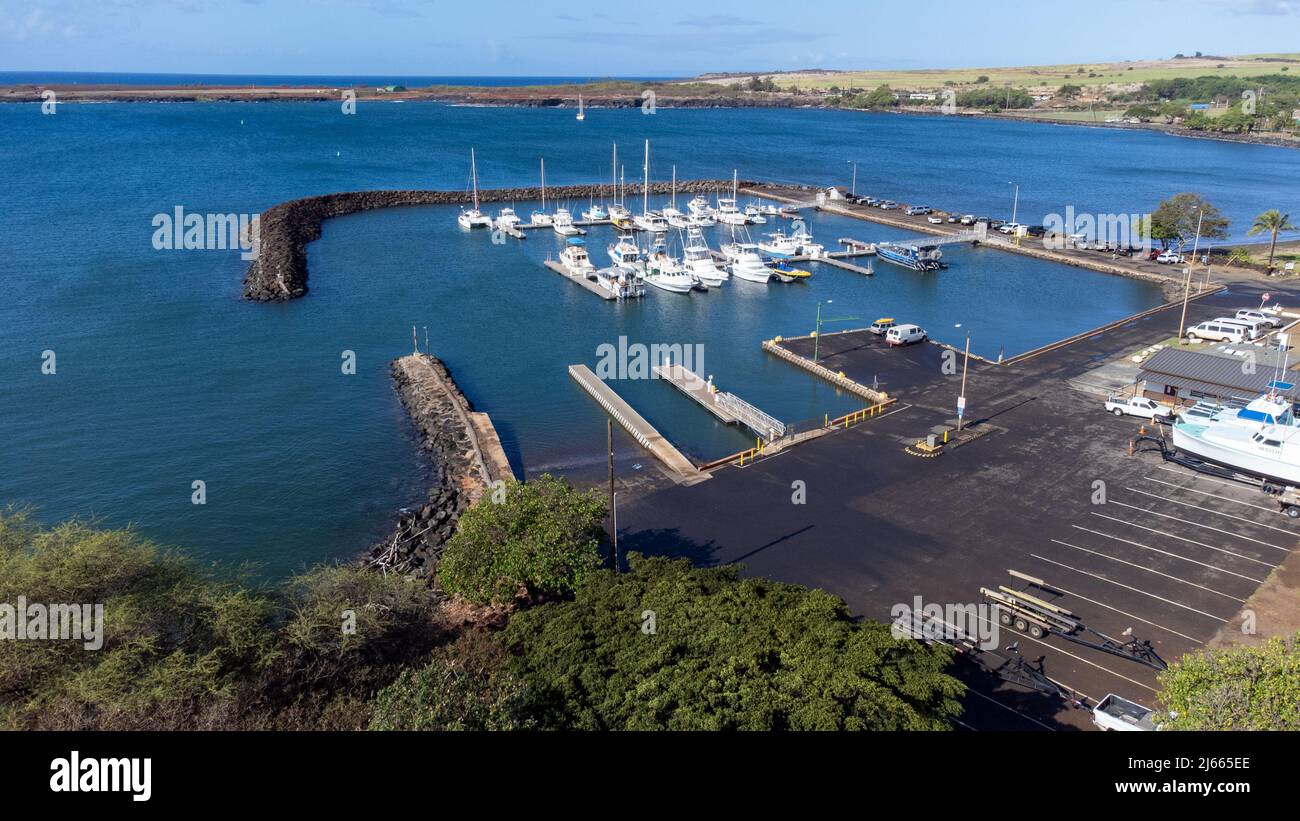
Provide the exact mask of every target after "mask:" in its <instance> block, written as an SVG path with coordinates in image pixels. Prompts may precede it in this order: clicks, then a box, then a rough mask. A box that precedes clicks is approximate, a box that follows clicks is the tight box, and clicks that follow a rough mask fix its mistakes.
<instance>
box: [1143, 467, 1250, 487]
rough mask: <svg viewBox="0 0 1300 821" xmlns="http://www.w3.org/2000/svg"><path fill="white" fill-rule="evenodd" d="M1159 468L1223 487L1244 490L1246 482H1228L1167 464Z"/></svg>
mask: <svg viewBox="0 0 1300 821" xmlns="http://www.w3.org/2000/svg"><path fill="white" fill-rule="evenodd" d="M1160 470H1164V471H1168V472H1169V473H1172V474H1175V475H1177V476H1184V477H1186V478H1188V479H1195V480H1196V481H1198V482H1213V483H1214V484H1216V485H1223V486H1224V487H1231V488H1236V489H1237V490H1244V489H1245V488H1246V487H1247V486H1246V484H1245V483H1243V482H1229V481H1226V480H1224V479H1215V478H1214V477H1212V476H1206V475H1205V474H1203V473H1196V472H1195V471H1191V470H1180V469H1178V468H1171V467H1169V466H1168V465H1161V466H1160Z"/></svg>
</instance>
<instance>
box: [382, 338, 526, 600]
mask: <svg viewBox="0 0 1300 821" xmlns="http://www.w3.org/2000/svg"><path fill="white" fill-rule="evenodd" d="M392 373H393V382H394V385H395V387H396V389H397V395H398V398H399V399H400V400H401V402H402V405H403V407H405V408H406V411H407V413H408V414H409V415H410V418H411V423H412V424H413V425H414V426H415V432H416V437H417V438H418V440H419V446H420V451H421V452H422V453H424V454H425V455H427V456H428V457H429V459H430V461H431V463H432V468H433V481H432V482H431V484H430V487H429V491H428V497H427V499H426V501H425V504H423V505H422V506H420V507H418V508H415V509H411V510H406V511H403V513H402V515H401V516H400V517H399V518H398V522H397V526H396V528H395V529H394V533H393V535H392V536H390V537H389V538H388V539H385V540H384V541H383V542H380V543H379V544H376V545H374V546H373V547H372V548H371V549H370V553H369V563H370V564H371V565H372V566H374V567H377V568H380V569H383V570H385V571H387V570H394V571H398V572H410V573H414V574H416V575H422V576H427V575H430V574H431V573H432V572H433V570H434V568H435V567H436V565H437V559H438V556H439V555H440V554H441V553H442V548H443V545H444V544H446V542H447V540H448V539H450V538H451V535H452V534H453V533H455V532H456V525H457V522H459V520H460V515H461V514H462V513H463V512H464V511H465V509H466V508H468V507H469V506H470V505H471V504H473V503H474V502H476V501H477V500H478V499H479V498H481V497H482V496H483V495H484V494H485V493H488V492H489V491H490V489H491V487H492V484H493V483H494V482H496V481H498V480H504V481H509V480H511V479H513V478H514V477H513V474H512V473H511V470H510V463H509V461H508V460H507V459H506V455H505V453H504V451H502V449H501V443H500V441H499V440H498V438H497V435H496V431H495V429H494V428H493V427H492V421H491V420H490V419H489V418H488V416H487V414H485V413H476V412H474V410H473V407H472V406H471V405H470V403H469V400H467V399H466V398H465V395H464V394H462V393H461V392H460V389H459V388H458V387H456V383H455V381H453V380H452V378H451V374H450V373H449V372H448V370H447V367H446V366H445V365H444V364H443V363H442V362H441V361H439V360H438V359H437V358H436V357H433V356H430V355H428V354H411V355H409V356H404V357H402V358H400V359H397V360H395V361H394V362H393V364H392Z"/></svg>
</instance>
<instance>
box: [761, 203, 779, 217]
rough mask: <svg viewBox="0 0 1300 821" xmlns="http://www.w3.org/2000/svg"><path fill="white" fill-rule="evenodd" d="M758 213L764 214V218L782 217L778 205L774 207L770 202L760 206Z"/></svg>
mask: <svg viewBox="0 0 1300 821" xmlns="http://www.w3.org/2000/svg"><path fill="white" fill-rule="evenodd" d="M758 212H759V213H760V214H762V215H763V216H765V217H779V216H781V209H780V208H779V207H777V206H776V205H773V204H772V203H770V202H768V203H763V204H761V205H759V206H758Z"/></svg>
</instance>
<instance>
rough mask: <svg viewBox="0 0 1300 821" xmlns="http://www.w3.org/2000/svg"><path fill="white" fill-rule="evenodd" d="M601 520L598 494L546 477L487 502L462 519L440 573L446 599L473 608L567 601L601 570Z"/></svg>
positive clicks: (602, 505) (513, 485) (603, 507)
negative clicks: (453, 596)
mask: <svg viewBox="0 0 1300 821" xmlns="http://www.w3.org/2000/svg"><path fill="white" fill-rule="evenodd" d="M605 513H606V505H605V502H604V500H603V499H602V498H601V497H600V495H599V493H597V492H596V491H594V490H593V491H589V492H587V493H580V492H578V491H577V490H574V489H573V488H572V487H570V486H569V484H568V483H567V482H565V481H564V480H562V479H556V478H554V477H552V476H550V475H549V474H547V475H543V476H541V477H539V478H537V479H533V480H532V481H530V482H527V483H523V484H520V483H511V484H509V485H507V486H506V489H505V497H504V499H502V500H501V501H499V502H498V501H495V500H494V494H488V495H485V496H484V497H483V498H482V499H480V500H479V501H478V502H477V503H476V504H475V505H474V506H473V507H471V508H470V509H469V510H467V511H465V513H464V514H463V515H462V516H461V517H460V524H459V527H458V528H457V531H456V534H455V535H454V536H452V538H451V539H450V540H449V541H448V542H447V548H446V550H445V551H443V554H442V558H441V560H440V561H439V565H438V580H439V581H440V582H441V583H442V587H443V589H444V590H446V591H447V592H448V593H453V594H459V595H461V596H463V597H464V598H466V599H468V600H470V601H472V602H475V603H477V604H488V603H490V602H494V601H495V602H501V603H508V602H513V601H515V600H516V599H519V598H523V599H544V598H548V597H554V596H567V595H569V594H571V593H572V592H573V591H574V590H575V589H576V588H577V587H578V586H579V585H581V584H582V582H583V581H584V580H586V578H587V577H588V576H590V575H591V574H592V573H593V572H594V571H595V570H596V569H597V568H599V567H600V554H599V546H600V538H601V533H602V522H603V521H604V518H605Z"/></svg>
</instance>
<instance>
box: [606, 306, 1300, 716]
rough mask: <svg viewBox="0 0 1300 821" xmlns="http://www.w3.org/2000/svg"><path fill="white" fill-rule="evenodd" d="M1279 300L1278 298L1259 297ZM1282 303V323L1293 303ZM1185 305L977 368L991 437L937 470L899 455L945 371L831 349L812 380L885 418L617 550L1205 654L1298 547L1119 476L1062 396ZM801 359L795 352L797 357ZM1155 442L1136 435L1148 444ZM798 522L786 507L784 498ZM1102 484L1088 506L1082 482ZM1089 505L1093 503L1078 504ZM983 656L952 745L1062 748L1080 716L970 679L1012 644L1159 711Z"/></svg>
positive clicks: (1066, 646)
mask: <svg viewBox="0 0 1300 821" xmlns="http://www.w3.org/2000/svg"><path fill="white" fill-rule="evenodd" d="M1260 290H1262V289H1260V288H1254V287H1250V286H1238V287H1236V288H1234V289H1233V290H1231V291H1229V292H1225V293H1221V294H1217V295H1213V296H1210V297H1206V298H1205V299H1204V300H1202V301H1194V302H1192V303H1191V306H1190V307H1189V309H1188V319H1187V324H1191V323H1193V322H1196V321H1200V320H1202V319H1205V318H1212V317H1214V316H1218V315H1221V314H1222V313H1223V312H1224V310H1225V309H1226V308H1233V309H1235V308H1238V307H1243V306H1247V305H1258V304H1259V292H1260ZM1270 290H1273V292H1274V293H1277V292H1278V289H1276V288H1272V289H1270ZM1283 301H1284V303H1287V304H1292V305H1294V304H1296V301H1297V300H1296V298H1295V296H1294V295H1292V296H1290V297H1287V296H1283ZM1179 312H1180V306H1175V307H1173V308H1169V309H1165V310H1163V311H1161V312H1159V313H1157V314H1153V315H1151V316H1148V317H1145V318H1141V319H1137V320H1134V321H1132V322H1129V323H1126V324H1124V325H1123V326H1121V327H1118V328H1115V329H1112V330H1110V331H1107V332H1104V333H1102V334H1100V335H1098V336H1095V337H1092V338H1088V339H1084V340H1081V341H1078V342H1075V343H1072V344H1070V345H1068V346H1065V347H1062V348H1058V349H1056V350H1053V351H1050V352H1047V353H1043V354H1041V355H1039V356H1036V357H1033V358H1030V359H1027V360H1024V361H1021V362H1018V363H1013V364H1010V365H1002V366H998V365H993V364H990V363H982V362H977V361H975V360H972V361H971V369H970V374H969V383H968V387H967V391H966V393H967V397H968V402H969V410H968V419H972V420H974V421H975V422H977V423H982V424H989V425H993V426H995V427H996V431H995V432H993V433H991V434H989V435H986V436H984V437H983V438H980V439H978V440H976V441H974V442H971V443H969V444H967V445H964V446H963V447H961V448H957V449H953V450H949V451H947V452H945V453H943V454H942V455H940V456H938V457H937V458H918V457H916V456H913V455H910V454H908V453H907V452H906V451H905V448H906V447H907V446H908V445H911V444H913V443H914V442H916V441H917V440H919V439H922V438H924V437H925V435H926V434H927V433H929V432H930V430H931V428H932V427H934V426H936V425H942V424H945V423H951V422H952V421H953V420H954V419H955V402H956V397H957V394H958V392H959V385H960V379H961V375H960V362H958V363H957V364H958V368H957V369H956V372H955V373H945V372H944V369H943V368H942V365H943V363H944V351H943V349H941V348H939V347H938V346H935V345H930V344H922V345H916V346H912V347H909V348H905V349H897V350H892V349H888V348H886V347H885V346H884V345H882V344H881V343H880V342H879V340H878V339H876V338H875V337H873V336H871V335H869V334H867V333H865V332H863V333H856V334H843V335H837V336H833V337H825V338H823V340H822V359H821V361H822V362H823V364H825V365H826V366H827V367H830V368H832V369H835V370H842V371H844V372H845V373H846V374H847V375H848V376H850V377H852V378H853V379H855V380H858V381H861V382H865V383H868V384H870V383H871V382H872V380H873V379H877V380H878V381H879V384H880V386H881V388H882V389H884V390H887V391H889V392H890V393H891V395H895V396H897V397H898V399H899V401H898V404H897V405H895V406H894V407H893V408H891V409H890V411H889V412H888V413H886V414H884V415H883V416H881V417H878V418H876V419H872V420H870V421H868V422H866V423H863V424H862V425H859V426H857V427H854V428H850V429H848V430H842V431H836V432H834V433H832V434H829V435H826V436H823V437H821V438H819V439H816V440H813V441H810V442H807V443H804V444H801V445H798V446H795V447H792V448H789V449H787V450H785V451H782V452H780V453H778V454H776V455H774V456H771V457H769V458H767V459H764V460H762V461H759V462H758V463H756V464H752V465H747V466H745V467H744V468H735V467H730V468H725V469H723V470H721V471H719V472H717V473H716V475H715V477H714V478H713V479H712V480H711V481H708V482H704V483H702V484H700V485H696V486H694V487H689V488H685V487H672V488H667V489H664V490H660V491H656V492H654V493H651V494H649V495H646V496H643V497H641V498H637V499H635V500H632V501H629V502H627V503H622V504H620V509H619V525H620V528H619V531H620V536H619V538H620V548H621V549H623V550H637V551H641V552H646V553H655V554H666V555H674V556H685V557H688V558H690V559H691V560H692V561H694V562H696V563H697V564H701V565H719V564H725V563H739V564H742V565H743V566H744V572H745V573H746V574H749V575H758V576H766V577H771V578H775V579H780V580H784V581H789V582H795V583H798V584H804V585H808V586H811V587H819V588H822V589H825V590H828V591H831V592H833V593H835V594H837V595H839V596H841V597H842V598H843V599H844V600H845V601H846V602H847V603H848V605H849V607H850V609H851V610H852V612H854V613H855V614H857V615H861V616H864V617H868V618H874V619H879V620H882V621H890V620H891V610H892V608H893V607H894V606H895V605H897V604H901V603H911V602H912V601H913V600H914V597H916V596H920V597H921V598H922V600H923V601H924V602H928V603H940V604H978V603H980V602H981V601H982V599H981V596H980V588H981V587H988V588H996V587H997V586H999V585H1006V586H1008V587H1022V586H1023V583H1022V582H1019V581H1017V580H1016V579H1013V578H1012V577H1010V576H1009V575H1008V574H1007V570H1008V569H1015V570H1018V571H1020V572H1023V573H1027V574H1029V575H1031V576H1035V577H1038V578H1041V579H1043V580H1045V581H1046V582H1048V584H1049V585H1050V586H1052V587H1053V588H1055V589H1056V590H1057V591H1059V592H1058V593H1054V594H1049V593H1043V592H1042V591H1039V592H1038V593H1037V595H1039V596H1040V597H1045V598H1053V599H1056V600H1057V603H1058V604H1059V605H1060V606H1063V607H1066V608H1067V609H1069V610H1070V611H1072V612H1074V613H1075V614H1076V616H1077V617H1078V618H1079V619H1080V620H1081V621H1082V622H1083V623H1084V624H1086V625H1087V626H1088V627H1089V628H1092V629H1093V630H1097V631H1099V632H1101V633H1104V634H1106V635H1108V636H1111V637H1115V638H1118V639H1120V640H1121V641H1123V640H1125V639H1124V636H1123V635H1122V634H1123V633H1124V632H1125V631H1126V630H1128V629H1131V630H1132V635H1133V636H1134V637H1136V638H1138V639H1142V640H1148V641H1150V642H1151V644H1152V646H1153V648H1154V649H1155V651H1156V652H1157V653H1158V654H1159V655H1160V656H1161V657H1163V658H1164V659H1165V660H1167V661H1168V660H1173V659H1176V658H1177V657H1179V656H1180V655H1182V654H1183V653H1186V652H1188V651H1189V650H1194V649H1196V648H1198V647H1201V646H1202V645H1203V643H1204V642H1205V641H1207V640H1208V639H1209V638H1210V637H1211V636H1212V635H1213V634H1214V633H1215V632H1216V631H1217V630H1218V629H1219V627H1220V626H1222V625H1223V624H1224V622H1225V621H1228V620H1231V619H1233V618H1234V617H1235V616H1236V615H1237V613H1238V610H1239V609H1240V608H1241V606H1242V603H1243V601H1244V600H1245V599H1246V598H1247V597H1248V596H1250V595H1251V593H1252V592H1253V591H1254V590H1255V589H1256V588H1257V587H1258V585H1259V583H1260V582H1261V581H1262V580H1263V579H1264V578H1265V577H1266V576H1267V575H1268V573H1269V572H1270V569H1271V568H1272V566H1274V565H1276V564H1278V563H1280V562H1281V561H1282V560H1283V559H1284V558H1285V557H1286V555H1287V552H1288V551H1289V550H1290V549H1292V548H1293V547H1294V546H1295V545H1296V542H1297V537H1298V536H1300V524H1296V523H1294V522H1292V521H1291V520H1290V519H1287V518H1285V517H1283V516H1281V515H1279V514H1278V513H1276V512H1275V511H1274V510H1273V509H1272V508H1270V507H1269V506H1268V505H1267V502H1266V501H1264V500H1263V499H1262V498H1261V494H1260V493H1259V492H1258V491H1255V490H1253V489H1251V488H1249V487H1245V486H1235V485H1232V486H1230V485H1227V484H1224V483H1221V482H1217V481H1216V480H1212V479H1208V478H1206V477H1196V476H1194V475H1192V474H1190V473H1189V472H1187V471H1185V470H1183V469H1182V468H1176V467H1175V466H1172V465H1166V464H1164V463H1162V462H1161V460H1160V459H1159V458H1158V457H1157V456H1154V455H1151V454H1142V455H1138V456H1134V457H1130V456H1128V455H1127V448H1128V444H1129V441H1130V439H1131V438H1132V437H1134V436H1135V435H1136V434H1137V432H1138V429H1139V427H1140V426H1141V425H1142V422H1141V420H1137V419H1133V418H1131V417H1125V418H1122V419H1120V418H1115V417H1113V416H1110V415H1108V414H1106V413H1105V412H1104V411H1103V409H1102V407H1101V403H1100V402H1099V401H1097V400H1096V399H1095V398H1091V397H1088V396H1086V395H1084V394H1081V393H1077V392H1075V391H1074V390H1072V389H1071V388H1070V387H1069V386H1068V385H1067V384H1066V380H1067V379H1070V378H1073V377H1076V376H1078V375H1079V374H1081V373H1083V372H1085V371H1087V370H1089V369H1091V368H1094V367H1097V366H1099V365H1101V364H1103V363H1105V362H1106V361H1108V360H1111V359H1113V358H1114V357H1115V356H1117V355H1120V354H1124V353H1128V352H1130V351H1132V350H1136V349H1138V348H1140V347H1142V346H1144V345H1147V344H1150V343H1152V342H1155V341H1158V340H1162V339H1164V338H1166V337H1168V336H1170V335H1172V333H1173V331H1174V329H1175V327H1176V325H1177V324H1178V320H1179ZM803 346H806V347H809V348H810V346H808V345H807V343H806V342H805V341H796V342H792V343H790V347H791V348H792V349H793V350H795V352H797V353H801V354H804V355H810V354H811V350H810V349H809V350H803ZM1148 427H1149V425H1148ZM800 482H801V483H803V487H805V488H806V503H804V504H795V503H794V501H793V499H794V494H795V492H796V488H797V487H798V484H797V483H800ZM1098 482H1100V483H1104V485H1098V484H1096V483H1098ZM1099 488H1102V489H1104V501H1105V503H1104V504H1096V503H1094V502H1095V501H1096V500H1097V499H1098V498H1099V497H1098V496H1097V495H1096V494H1097V492H1098V489H1099ZM999 638H1000V642H999V647H1000V650H999V651H998V653H980V654H975V655H974V658H973V660H969V661H968V660H963V661H962V663H961V664H960V665H959V670H960V672H961V677H962V679H963V681H965V683H966V684H967V686H968V687H969V688H970V693H969V695H968V697H967V698H966V700H965V707H966V714H965V715H964V716H963V717H962V720H961V723H960V726H962V727H965V728H967V729H974V730H986V729H1076V728H1088V727H1090V726H1091V723H1090V718H1091V714H1090V713H1089V712H1088V711H1087V710H1084V709H1077V708H1072V707H1070V706H1069V705H1068V704H1067V703H1066V701H1065V700H1063V699H1061V698H1059V697H1057V696H1055V695H1047V694H1043V693H1039V692H1036V691H1034V690H1031V689H1027V688H1025V687H1022V686H1017V685H1014V684H1010V683H1008V682H1006V681H1003V680H1001V679H999V678H998V677H996V676H993V675H991V674H988V673H987V672H985V668H987V667H996V666H999V665H1002V664H1007V663H1009V662H1008V659H1011V657H1012V656H1013V655H1014V654H1013V653H1011V652H1009V651H1008V650H1007V648H1008V646H1009V645H1010V644H1011V643H1012V642H1018V646H1017V649H1018V650H1019V652H1020V654H1021V655H1022V656H1023V657H1024V658H1025V660H1026V661H1027V662H1029V663H1036V662H1037V661H1038V660H1039V659H1040V658H1041V665H1042V671H1043V672H1044V673H1045V674H1046V675H1047V676H1049V677H1050V678H1051V679H1053V680H1055V681H1056V682H1057V683H1059V684H1061V685H1063V686H1064V687H1065V688H1067V689H1069V690H1072V691H1074V692H1075V693H1077V694H1078V696H1080V697H1082V698H1085V699H1090V700H1091V701H1092V702H1095V701H1096V700H1098V699H1100V698H1102V697H1104V696H1105V695H1106V694H1107V693H1118V694H1120V695H1123V696H1125V697H1127V698H1130V699H1132V700H1134V701H1137V702H1139V703H1142V704H1146V705H1148V706H1154V704H1155V695H1156V689H1157V683H1156V671H1155V670H1154V669H1151V668H1149V667H1146V666H1144V665H1141V664H1139V663H1137V662H1135V661H1132V660H1130V659H1126V658H1120V657H1116V656H1113V655H1110V654H1107V653H1104V652H1101V651H1099V650H1095V649H1092V648H1089V647H1084V646H1080V645H1077V644H1072V643H1070V642H1068V641H1065V640H1063V639H1061V638H1059V637H1056V636H1048V637H1045V638H1044V639H1041V640H1039V639H1034V638H1031V637H1029V636H1026V635H1023V634H1019V633H1014V632H1012V630H1011V628H1009V627H1007V628H1001V635H1000V637H999Z"/></svg>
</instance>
